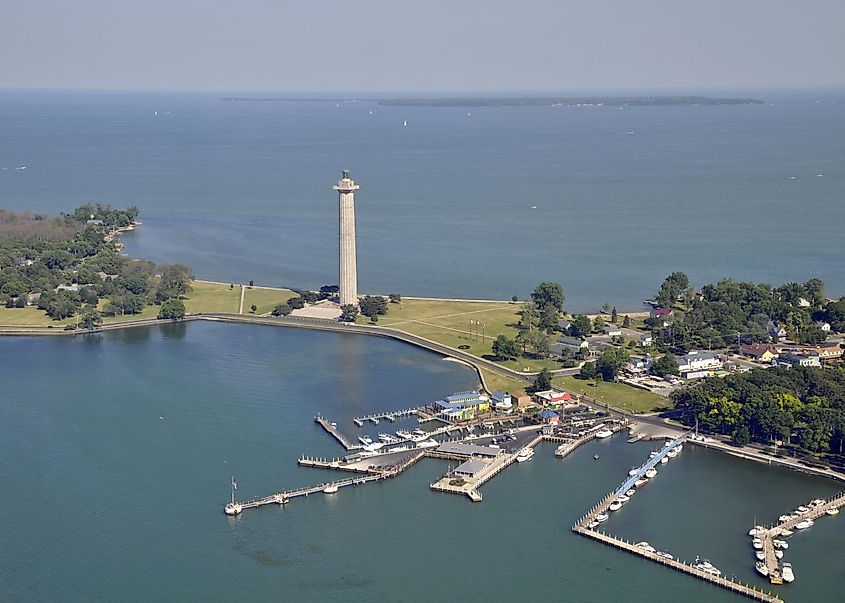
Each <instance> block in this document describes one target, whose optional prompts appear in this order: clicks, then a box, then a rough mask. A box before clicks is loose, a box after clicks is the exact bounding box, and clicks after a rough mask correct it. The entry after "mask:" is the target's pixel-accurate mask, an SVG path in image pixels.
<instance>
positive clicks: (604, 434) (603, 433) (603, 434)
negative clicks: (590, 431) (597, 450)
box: [596, 429, 613, 438]
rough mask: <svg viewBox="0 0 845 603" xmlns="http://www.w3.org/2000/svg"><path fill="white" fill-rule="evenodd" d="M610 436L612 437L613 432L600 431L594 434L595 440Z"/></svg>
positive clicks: (607, 430)
mask: <svg viewBox="0 0 845 603" xmlns="http://www.w3.org/2000/svg"><path fill="white" fill-rule="evenodd" d="M612 435H613V432H612V431H610V430H609V429H602V430H601V431H597V432H596V437H597V438H609V437H610V436H612Z"/></svg>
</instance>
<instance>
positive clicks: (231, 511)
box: [223, 475, 244, 515]
mask: <svg viewBox="0 0 845 603" xmlns="http://www.w3.org/2000/svg"><path fill="white" fill-rule="evenodd" d="M237 489H238V482H236V481H235V476H234V475H233V476H232V501H231V502H230V503H228V504H227V505H226V506H225V507H223V512H224V513H226V515H238V514H240V512H241V511H243V510H244V508H243V506H242V505H241V504H240V503H238V502H235V490H237Z"/></svg>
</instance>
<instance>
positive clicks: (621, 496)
mask: <svg viewBox="0 0 845 603" xmlns="http://www.w3.org/2000/svg"><path fill="white" fill-rule="evenodd" d="M616 500H618V501H619V502H621V503H626V502H628V501H629V500H631V499H630V498H629V497H628V496H625V495H624V494H620V495H619V496H617V497H616Z"/></svg>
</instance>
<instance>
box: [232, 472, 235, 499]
mask: <svg viewBox="0 0 845 603" xmlns="http://www.w3.org/2000/svg"><path fill="white" fill-rule="evenodd" d="M232 504H235V476H234V475H233V476H232Z"/></svg>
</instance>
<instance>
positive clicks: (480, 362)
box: [0, 312, 845, 482]
mask: <svg viewBox="0 0 845 603" xmlns="http://www.w3.org/2000/svg"><path fill="white" fill-rule="evenodd" d="M195 321H209V322H226V323H239V324H253V325H261V326H272V327H287V328H299V329H311V330H316V331H330V332H334V333H350V334H361V335H370V336H375V337H385V338H388V339H393V340H396V341H402V342H404V343H408V344H411V345H414V346H417V347H419V348H422V349H426V350H428V351H430V352H434V353H436V354H440V355H441V356H443V357H444V359H447V360H449V361H452V362H458V363H460V364H464V365H466V366H469V367H471V368H473V369H475V371H476V374H477V376H478V378H479V380H480V381H481V384H482V386H483V387H484V389H485V390H486V389H487V387H486V383H485V379H484V375H483V372H482V370H481V368H482V367H484V368H488V369H490V370H493V371H494V372H499V373H500V374H505V375H506V376H509V377H512V378H515V379H518V380H520V381H523V382H525V383H529V382H530V377H533V376H534V375H533V374H526V373H520V372H518V371H514V370H512V369H509V368H507V367H503V366H500V365H497V364H495V363H494V362H492V361H489V360H485V359H483V358H478V357H476V356H474V355H472V354H468V353H466V352H463V351H462V350H456V349H454V348H450V347H449V346H446V345H444V344H440V343H437V342H435V341H431V340H429V339H426V338H424V337H420V336H418V335H413V334H411V333H405V332H403V331H399V330H397V329H392V328H390V327H379V326H373V325H356V324H347V323H336V322H334V321H326V320H321V319H313V318H296V317H293V318H292V317H286V318H276V317H268V316H253V315H243V314H234V313H225V312H219V313H206V314H192V315H188V316H185V318H182V319H178V320H172V319H158V318H146V319H140V320H134V321H126V322H121V323H115V324H111V325H101V326H100V327H97V328H96V329H91V330H73V331H65V330H63V329H58V330H57V329H51V328H49V327H36V328H35V329H33V328H29V329H18V330H15V331H13V330H3V329H0V336H7V337H26V336H34V337H39V336H50V335H59V336H71V337H72V336H77V335H89V334H94V333H102V332H105V331H114V330H120V329H131V328H136V327H151V326H155V325H167V324H179V323H186V322H195ZM36 329H39V330H36ZM585 399H586V401H587V403H589V404H592V405H594V406H596V405H598V406H599V407H601V406H602V405H601V404H600V403H599V402H597V401H595V400H592V399H590V398H589V397H586V396H585ZM613 414H616V415H618V416H623V417H628V418H632V419H633V420H634V421H636V422H637V423H646V424H650V425H654V426H659V427H660V428H663V429H667V430H669V431H673V432H677V433H683V432H685V431H688V430H687V429H685V428H682V427H678V426H676V425H673V424H671V423H666V422H665V421H663V420H659V419H657V418H653V417H649V416H644V415H637V414H633V413H629V412H627V411H624V410H621V409H616V408H614V409H612V410H611V416H612V415H613ZM688 441H689V442H690V443H692V444H696V445H699V446H702V447H705V448H709V449H711V450H717V451H720V452H723V453H726V454H729V455H731V456H733V457H736V458H740V459H743V460H747V461H756V462H759V463H764V464H767V465H777V466H780V467H784V468H787V469H791V470H793V471H799V472H801V473H806V474H809V475H815V476H818V477H824V478H827V479H832V480H834V481H839V482H845V475H843V474H841V473H838V472H836V471H832V470H830V469H822V468H818V467H811V466H807V465H804V464H802V463H801V462H799V461H797V460H791V459H787V458H782V457H776V456H771V455H768V454H766V453H764V452H760V451H757V450H756V449H751V448H748V447H744V448H739V449H737V448H735V447H733V446H732V445H730V444H727V443H725V442H722V441H720V440H718V439H711V441H704V440H702V439H693V438H690V439H689V440H688Z"/></svg>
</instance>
